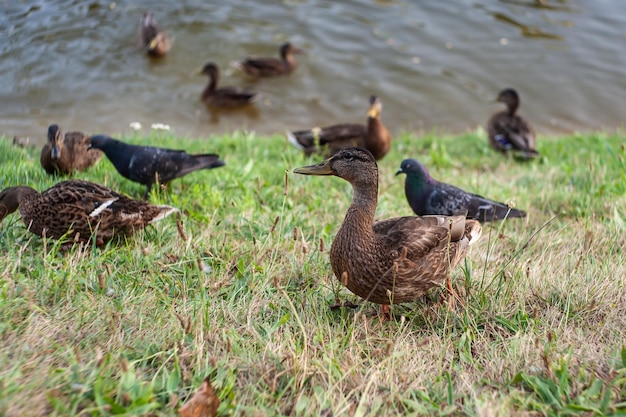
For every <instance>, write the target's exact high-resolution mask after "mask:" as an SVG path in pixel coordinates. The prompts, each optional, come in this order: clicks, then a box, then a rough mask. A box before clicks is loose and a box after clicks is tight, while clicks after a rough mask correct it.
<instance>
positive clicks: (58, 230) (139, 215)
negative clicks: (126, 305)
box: [0, 180, 176, 243]
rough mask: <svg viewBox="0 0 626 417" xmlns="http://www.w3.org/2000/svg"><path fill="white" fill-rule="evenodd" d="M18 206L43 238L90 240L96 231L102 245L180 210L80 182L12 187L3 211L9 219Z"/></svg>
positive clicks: (1, 199)
mask: <svg viewBox="0 0 626 417" xmlns="http://www.w3.org/2000/svg"><path fill="white" fill-rule="evenodd" d="M18 206H19V210H20V214H21V215H22V221H23V222H24V224H25V225H26V227H27V228H28V229H29V230H30V231H31V232H33V233H35V234H37V235H39V236H42V235H43V234H44V231H45V235H46V237H49V238H54V239H60V238H62V237H64V236H67V237H68V239H69V240H76V241H89V240H90V239H91V237H92V234H93V233H94V232H95V233H96V241H97V242H100V243H102V242H106V241H108V240H110V239H111V238H112V237H113V236H115V235H131V234H133V233H134V232H136V231H137V230H140V229H142V228H144V227H146V226H147V225H148V224H150V223H153V222H155V221H158V220H160V219H162V218H164V217H165V216H167V215H169V214H171V213H173V212H174V211H176V209H175V208H173V207H169V206H155V205H152V204H149V203H147V202H144V201H138V200H133V199H131V198H128V197H125V196H123V195H121V194H118V193H116V192H114V191H112V190H110V189H108V188H106V187H103V186H101V185H98V184H95V183H92V182H88V181H79V180H69V181H63V182H60V183H58V184H56V185H54V186H53V187H51V188H49V189H47V190H46V191H44V192H42V193H38V192H37V191H35V190H34V189H32V188H30V187H11V188H7V189H6V190H4V191H2V193H0V212H2V211H4V212H5V216H6V214H9V213H11V212H13V211H15V210H16V209H17V208H18ZM2 207H5V208H4V210H3V209H2ZM1 219H2V217H0V220H1Z"/></svg>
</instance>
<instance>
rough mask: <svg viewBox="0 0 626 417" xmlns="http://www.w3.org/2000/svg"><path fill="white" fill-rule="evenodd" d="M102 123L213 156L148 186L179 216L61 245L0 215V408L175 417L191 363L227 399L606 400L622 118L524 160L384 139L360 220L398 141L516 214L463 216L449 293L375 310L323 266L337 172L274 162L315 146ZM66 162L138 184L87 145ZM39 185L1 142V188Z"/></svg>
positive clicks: (125, 188)
mask: <svg viewBox="0 0 626 417" xmlns="http://www.w3.org/2000/svg"><path fill="white" fill-rule="evenodd" d="M123 139H125V140H127V141H129V142H134V143H150V144H159V145H161V146H168V147H179V148H186V149H188V150H189V151H194V152H202V151H211V152H213V151H214V152H218V153H219V154H220V156H221V157H222V159H224V160H225V161H226V163H227V165H226V167H224V168H220V169H216V170H211V171H203V172H196V173H193V174H191V175H188V176H186V177H184V178H182V179H180V180H176V181H174V182H172V183H171V184H170V185H169V186H168V187H167V189H165V190H159V191H158V192H157V193H153V194H152V196H151V201H152V202H155V203H164V204H169V205H173V206H176V207H178V208H180V209H181V211H182V212H183V213H184V215H183V216H182V217H181V219H180V221H181V225H182V227H181V228H180V230H179V228H177V224H176V218H175V217H174V216H171V217H169V218H167V219H165V220H164V221H162V222H160V223H158V224H157V225H156V226H155V227H151V228H149V229H147V230H146V231H145V232H140V233H138V234H137V235H136V236H135V237H133V238H131V239H128V240H127V241H124V242H121V243H118V244H110V245H108V246H106V247H104V248H101V249H100V248H85V249H81V248H79V247H74V248H73V249H71V250H70V251H69V252H67V253H66V252H62V251H61V248H60V246H59V245H58V244H57V243H56V242H54V241H47V242H44V241H42V239H41V238H39V237H37V236H34V235H32V234H30V233H29V232H27V231H26V230H25V228H24V226H23V225H22V223H21V221H20V220H19V215H18V214H13V215H10V216H9V217H7V218H6V219H5V220H4V222H3V223H2V224H0V253H2V256H0V414H2V415H7V416H18V415H19V416H22V415H24V416H29V415H47V414H53V415H63V416H65V415H110V414H114V413H115V414H120V413H121V414H123V413H125V414H127V415H175V414H176V410H177V408H178V407H179V406H180V405H181V403H182V402H183V401H184V400H185V399H186V397H187V395H188V394H190V393H191V392H193V390H195V388H196V387H197V386H198V385H199V384H200V383H201V381H202V380H203V379H204V378H205V377H206V376H210V377H211V380H212V384H213V386H214V387H215V389H216V391H217V394H218V396H219V398H220V400H221V401H222V402H221V405H220V413H221V414H232V415H249V416H264V415H268V416H270V415H283V414H284V415H302V416H305V415H306V416H320V415H324V416H331V415H332V416H339V415H350V416H352V415H354V416H365V415H394V414H403V415H426V414H428V415H443V414H453V415H465V414H466V415H483V416H496V415H501V416H508V415H534V413H537V414H539V415H543V414H545V415H557V414H559V415H562V414H567V413H568V412H571V413H579V412H581V411H580V410H587V413H589V414H592V413H594V412H595V413H604V414H611V413H616V412H617V410H618V409H619V410H621V411H622V412H626V387H625V385H626V383H625V381H626V348H625V347H624V340H626V285H625V284H626V262H625V261H624V260H625V259H626V254H625V252H624V248H625V247H626V163H625V162H624V158H625V157H626V152H625V150H624V144H625V143H626V141H625V140H624V136H623V135H621V136H620V135H608V134H591V135H585V136H582V135H581V136H579V135H576V136H568V137H562V138H553V139H543V138H541V139H540V145H539V150H540V151H541V152H542V153H543V154H544V157H543V159H542V160H541V161H534V162H531V163H526V164H520V163H516V162H515V161H513V160H507V159H505V158H503V157H501V156H500V155H496V154H495V153H493V152H492V151H491V150H490V149H488V147H487V145H486V140H485V139H483V137H482V135H480V134H468V135H464V136H456V137H437V136H435V135H430V136H426V137H419V138H418V137H409V136H402V137H399V138H397V139H396V140H395V142H394V147H393V150H392V152H391V153H390V154H389V155H388V156H387V157H386V158H385V159H384V160H383V161H382V162H381V163H380V164H379V167H380V198H379V209H378V212H377V217H378V218H386V217H393V216H401V215H408V214H411V211H410V208H409V206H408V204H407V202H406V200H405V198H404V188H403V184H404V182H403V181H404V178H403V177H402V178H400V177H394V175H393V174H394V173H395V171H396V170H397V168H398V167H399V165H400V162H401V161H402V159H403V158H405V157H414V158H417V159H419V160H421V161H422V162H423V163H425V165H426V166H427V167H429V168H430V169H431V174H432V175H433V177H435V178H438V179H441V180H446V181H448V182H452V183H454V184H455V185H457V186H460V187H462V188H465V189H466V190H471V191H473V192H476V193H479V194H482V195H484V196H487V197H490V198H493V199H496V200H501V201H507V202H508V201H514V204H515V206H516V207H519V208H522V209H527V210H528V217H527V218H526V219H523V220H511V221H506V222H502V223H498V224H495V225H492V226H485V227H484V231H483V238H482V240H481V242H479V243H478V244H477V245H475V246H473V247H472V249H471V251H470V253H469V255H468V258H467V262H466V264H465V267H464V268H459V269H457V270H455V271H454V272H453V274H452V277H453V283H454V285H455V287H456V289H457V291H458V292H459V293H460V294H461V296H462V298H463V300H464V305H457V308H456V310H454V311H450V310H449V309H448V307H447V304H446V303H440V302H439V300H440V298H441V296H442V295H444V294H445V292H444V290H443V289H435V290H433V291H431V292H430V293H429V295H428V296H427V297H425V298H424V299H422V300H420V301H418V302H414V303H410V304H404V305H399V306H394V309H393V311H394V317H395V319H394V321H392V322H385V323H381V322H380V320H379V319H378V318H377V317H376V311H377V309H378V308H377V306H376V305H373V304H369V303H362V302H361V301H360V300H359V299H358V298H357V297H356V296H353V295H352V294H350V293H349V292H348V291H347V290H345V289H343V288H340V285H339V284H338V283H337V281H336V280H335V278H334V277H333V276H332V271H331V269H330V264H329V254H328V248H329V247H330V244H331V242H332V238H333V236H334V233H335V232H336V230H337V228H338V226H339V225H340V223H341V221H342V219H343V213H344V212H345V210H346V209H347V207H348V205H349V203H350V198H351V192H350V187H349V185H348V184H347V183H345V182H343V181H342V180H340V179H338V178H328V177H304V176H298V175H294V174H292V173H291V170H292V169H293V168H294V167H297V166H301V165H306V164H310V163H313V162H315V161H317V160H319V158H311V159H307V158H304V157H303V156H302V155H301V154H300V153H299V152H298V151H297V150H295V149H293V148H291V147H290V146H288V145H287V144H286V142H285V140H284V138H283V137H270V138H267V137H255V136H254V135H247V134H243V133H235V134H233V135H231V136H227V137H212V138H210V139H204V140H187V139H177V138H175V137H173V136H170V135H169V134H153V135H152V136H151V137H149V138H144V137H126V138H123ZM286 172H288V173H287V174H286ZM77 178H81V179H87V180H91V181H95V182H98V183H102V184H105V185H107V186H108V187H111V188H113V189H114V190H117V191H121V192H123V193H126V194H129V195H131V196H134V197H136V198H139V197H140V196H141V195H142V194H143V191H144V188H143V187H142V186H140V185H139V184H136V183H131V182H130V181H127V180H126V179H124V178H122V177H121V176H119V174H118V173H117V172H116V171H115V170H114V168H113V167H112V165H111V164H110V163H109V162H108V160H107V159H106V158H103V160H102V161H101V162H100V163H99V164H98V165H97V166H96V167H95V169H93V170H91V171H89V172H86V173H82V174H79V175H78V176H77ZM55 182H56V180H55V179H54V178H50V177H48V176H46V175H45V173H44V171H43V170H42V169H41V167H40V166H39V149H34V148H19V147H15V146H12V145H11V144H10V141H9V140H6V139H0V189H3V188H5V187H8V186H12V185H18V184H28V185H31V186H33V187H34V188H37V189H39V190H43V189H45V188H47V187H49V186H51V185H52V184H54V183H55ZM322 240H323V242H324V244H321V243H320V242H321V241H322ZM336 300H341V301H352V302H354V303H357V304H360V308H358V309H349V308H341V309H338V310H332V309H331V308H330V306H331V305H332V304H334V303H335V302H336ZM526 412H531V413H530V414H526Z"/></svg>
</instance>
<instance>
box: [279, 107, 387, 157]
mask: <svg viewBox="0 0 626 417" xmlns="http://www.w3.org/2000/svg"><path fill="white" fill-rule="evenodd" d="M382 109H383V104H382V102H381V101H380V98H378V97H376V96H371V97H370V107H369V109H368V111H367V125H362V124H352V123H342V124H337V125H332V126H327V127H322V128H319V127H316V128H313V129H309V130H300V131H297V132H287V140H288V141H289V142H290V143H291V144H292V145H294V146H295V147H297V148H299V149H302V150H303V151H304V153H305V154H306V155H307V156H309V155H311V154H313V153H315V152H325V153H326V156H331V155H333V154H335V153H337V152H339V151H340V150H342V149H345V148H350V147H362V148H365V149H367V150H368V151H370V152H371V153H372V155H374V158H376V160H379V159H382V158H383V157H384V156H385V155H387V153H388V152H389V150H390V149H391V134H389V131H388V130H387V128H386V127H385V125H383V122H382V121H381V119H380V114H381V112H382Z"/></svg>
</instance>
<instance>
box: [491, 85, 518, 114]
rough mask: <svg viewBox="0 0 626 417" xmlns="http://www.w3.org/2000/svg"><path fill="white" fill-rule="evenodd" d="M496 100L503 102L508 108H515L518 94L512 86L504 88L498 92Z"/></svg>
mask: <svg viewBox="0 0 626 417" xmlns="http://www.w3.org/2000/svg"><path fill="white" fill-rule="evenodd" d="M496 101H499V102H500V103H504V104H505V105H506V107H507V108H508V109H516V108H517V107H518V106H519V102H520V100H519V94H517V91H515V89H513V88H505V89H504V90H502V91H500V92H499V93H498V97H497V98H496Z"/></svg>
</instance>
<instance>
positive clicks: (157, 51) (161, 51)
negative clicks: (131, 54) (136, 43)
mask: <svg viewBox="0 0 626 417" xmlns="http://www.w3.org/2000/svg"><path fill="white" fill-rule="evenodd" d="M139 22H140V26H139V30H140V32H141V42H142V44H143V47H144V48H145V49H146V52H147V54H148V55H150V56H154V57H161V56H163V55H165V54H166V53H167V52H168V51H169V50H170V48H171V47H172V41H171V39H170V37H169V36H168V34H167V33H166V32H164V31H163V30H162V29H161V28H160V27H159V26H158V25H157V23H156V20H155V19H154V16H153V15H152V13H150V12H146V13H144V14H143V16H141V19H140V21H139Z"/></svg>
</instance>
